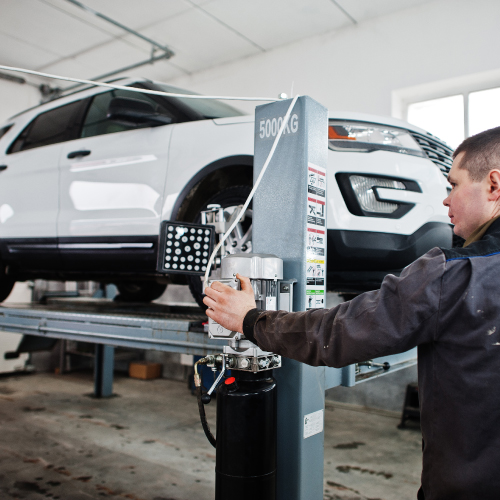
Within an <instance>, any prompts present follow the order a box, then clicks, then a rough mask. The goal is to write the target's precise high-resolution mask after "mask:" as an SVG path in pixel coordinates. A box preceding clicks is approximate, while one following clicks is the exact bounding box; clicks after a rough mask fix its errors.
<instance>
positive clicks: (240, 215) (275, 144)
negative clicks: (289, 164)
mask: <svg viewBox="0 0 500 500" xmlns="http://www.w3.org/2000/svg"><path fill="white" fill-rule="evenodd" d="M298 98H299V96H298V95H296V96H295V97H294V98H293V99H292V102H291V103H290V106H289V107H288V110H287V112H286V114H285V117H284V118H283V123H282V124H281V127H280V129H279V131H278V134H277V135H276V139H274V143H273V147H272V148H271V151H269V155H268V156H267V159H266V161H265V163H264V166H263V167H262V170H261V171H260V174H259V177H257V180H256V181H255V184H254V186H253V189H252V191H250V194H249V195H248V198H247V201H245V204H244V205H243V207H242V208H241V210H240V212H239V214H238V217H237V218H236V220H235V221H234V222H233V223H232V224H231V226H230V227H229V229H228V230H227V231H226V232H225V234H224V236H223V237H222V238H221V240H220V241H219V243H218V244H217V246H216V247H215V248H214V251H213V252H212V255H211V256H210V259H209V261H208V264H207V269H206V271H205V277H204V279H203V289H205V288H206V287H207V286H208V276H209V274H210V269H211V268H212V264H213V263H214V260H215V257H216V255H217V252H218V251H219V248H220V247H221V246H222V245H223V243H224V242H225V241H226V239H227V237H228V236H229V235H230V234H231V231H232V230H233V229H234V228H235V227H236V224H238V222H240V220H241V219H242V217H243V215H244V214H245V212H246V209H247V208H248V205H250V202H251V201H252V198H253V195H254V194H255V191H257V188H258V187H259V184H260V181H261V180H262V177H263V176H264V174H265V172H266V170H267V167H268V165H269V163H270V161H271V159H272V157H273V155H274V151H275V150H276V147H277V146H278V142H279V140H280V138H281V136H282V135H283V130H285V127H286V125H287V123H288V119H289V118H290V114H291V113H292V110H293V107H294V106H295V103H296V102H297V99H298Z"/></svg>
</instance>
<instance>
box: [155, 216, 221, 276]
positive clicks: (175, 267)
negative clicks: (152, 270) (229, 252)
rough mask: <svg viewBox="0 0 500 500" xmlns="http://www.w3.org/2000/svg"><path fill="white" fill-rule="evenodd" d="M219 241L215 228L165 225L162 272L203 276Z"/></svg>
mask: <svg viewBox="0 0 500 500" xmlns="http://www.w3.org/2000/svg"><path fill="white" fill-rule="evenodd" d="M214 241H215V228H214V226H208V225H207V226H202V225H198V224H189V223H187V222H169V221H164V222H162V225H161V230H160V252H159V258H158V267H157V268H158V271H160V272H162V273H182V274H196V275H203V274H205V271H206V269H207V265H208V259H209V258H210V255H211V254H212V251H213V248H214Z"/></svg>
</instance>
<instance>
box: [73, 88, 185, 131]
mask: <svg viewBox="0 0 500 500" xmlns="http://www.w3.org/2000/svg"><path fill="white" fill-rule="evenodd" d="M115 97H125V98H128V99H135V100H141V101H145V102H147V103H148V104H150V105H152V106H153V107H154V109H155V111H156V112H157V113H159V114H161V115H163V116H166V117H168V118H171V119H172V122H173V121H175V120H174V116H173V115H172V114H171V113H170V112H169V111H168V110H167V109H166V108H164V107H163V106H161V105H160V104H158V103H157V102H155V101H154V100H153V99H151V97H149V96H148V95H145V94H140V93H138V92H129V91H127V90H113V91H111V92H105V93H103V94H98V95H96V96H95V97H94V99H93V101H92V104H91V105H90V107H89V110H88V113H87V116H86V117H85V121H84V123H83V127H82V133H81V137H93V136H95V135H103V134H112V133H114V132H124V131H126V130H135V129H138V128H145V127H150V126H151V124H148V123H125V122H123V121H117V120H112V119H110V118H108V116H107V114H108V107H109V103H110V102H111V100H112V99H114V98H115Z"/></svg>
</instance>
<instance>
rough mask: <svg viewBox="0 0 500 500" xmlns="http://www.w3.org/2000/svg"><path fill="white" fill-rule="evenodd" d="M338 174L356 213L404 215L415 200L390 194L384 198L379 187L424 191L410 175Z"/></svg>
mask: <svg viewBox="0 0 500 500" xmlns="http://www.w3.org/2000/svg"><path fill="white" fill-rule="evenodd" d="M335 177H336V178H337V182H338V185H339V188H340V192H341V193H342V196H343V198H344V201H345V204H346V206H347V208H348V209H349V212H351V213H352V214H353V215H359V216H365V217H386V218H391V219H400V218H401V217H403V215H405V214H407V213H408V212H409V211H410V210H411V209H412V208H413V207H414V206H415V204H414V203H407V202H402V201H391V198H390V197H387V195H386V197H384V198H382V197H381V196H380V194H379V189H394V190H396V191H401V190H407V191H414V192H417V193H421V192H422V190H421V189H420V186H419V185H418V184H417V183H416V182H415V181H410V180H407V179H394V178H391V177H375V176H370V175H364V174H354V173H352V174H351V173H339V174H337V175H336V176H335Z"/></svg>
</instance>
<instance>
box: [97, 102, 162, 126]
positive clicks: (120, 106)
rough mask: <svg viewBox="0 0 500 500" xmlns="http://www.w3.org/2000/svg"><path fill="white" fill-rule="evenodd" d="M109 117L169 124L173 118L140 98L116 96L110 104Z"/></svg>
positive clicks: (135, 121) (137, 121) (134, 122)
mask: <svg viewBox="0 0 500 500" xmlns="http://www.w3.org/2000/svg"><path fill="white" fill-rule="evenodd" d="M107 118H108V119H110V120H114V121H119V122H125V123H127V124H129V123H133V124H138V123H148V124H150V125H168V124H169V123H172V118H170V117H169V116H164V115H161V114H159V113H158V112H157V111H156V109H155V108H154V106H153V105H152V104H150V103H148V102H145V101H141V100H140V99H129V98H127V97H115V98H114V99H111V102H110V103H109V106H108V113H107Z"/></svg>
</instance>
